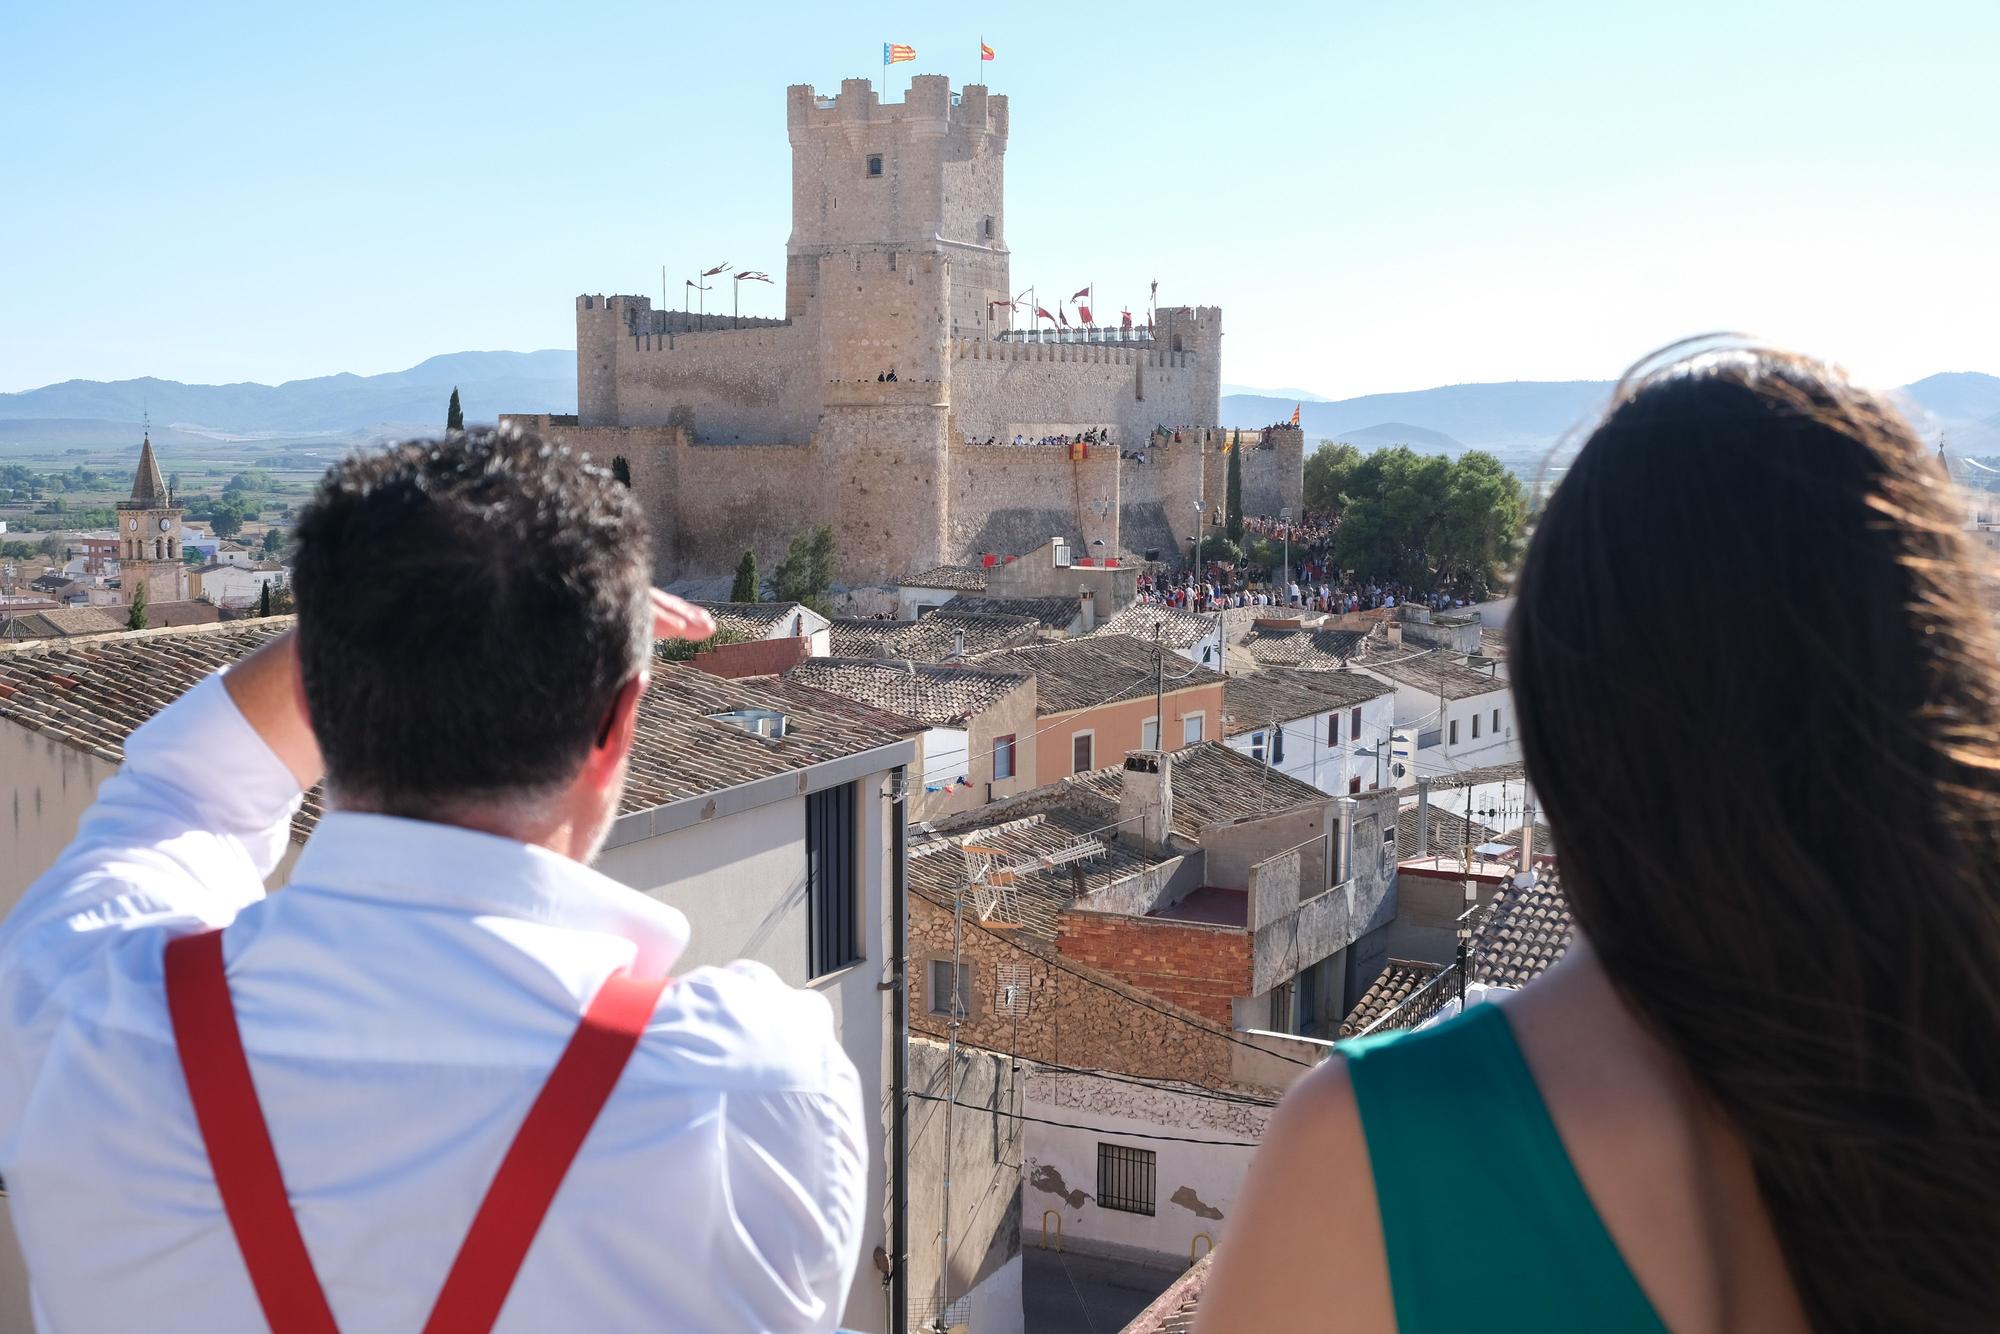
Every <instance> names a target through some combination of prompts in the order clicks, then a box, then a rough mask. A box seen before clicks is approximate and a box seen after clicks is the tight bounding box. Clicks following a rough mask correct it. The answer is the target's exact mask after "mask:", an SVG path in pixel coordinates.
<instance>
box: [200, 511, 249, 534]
mask: <svg viewBox="0 0 2000 1334" xmlns="http://www.w3.org/2000/svg"><path fill="white" fill-rule="evenodd" d="M208 526H209V528H210V529H212V530H213V531H214V533H215V535H216V536H217V537H234V536H236V535H237V534H238V533H240V532H242V531H243V511H242V510H240V509H237V508H235V507H233V506H228V505H218V506H216V507H215V510H214V512H213V513H212V514H210V515H209V518H208Z"/></svg>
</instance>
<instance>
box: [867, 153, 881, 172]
mask: <svg viewBox="0 0 2000 1334" xmlns="http://www.w3.org/2000/svg"><path fill="white" fill-rule="evenodd" d="M868 174H869V175H870V176H880V175H881V174H882V155H881V154H880V153H870V154H869V155H868Z"/></svg>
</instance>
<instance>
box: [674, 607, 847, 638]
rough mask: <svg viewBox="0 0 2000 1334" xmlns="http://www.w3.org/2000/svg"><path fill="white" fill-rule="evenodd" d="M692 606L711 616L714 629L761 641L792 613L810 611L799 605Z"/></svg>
mask: <svg viewBox="0 0 2000 1334" xmlns="http://www.w3.org/2000/svg"><path fill="white" fill-rule="evenodd" d="M694 605H695V606H697V607H700V608H702V609H703V610H704V611H706V612H707V613H708V614H709V615H711V616H713V617H714V618H715V624H716V627H717V628H718V629H723V630H729V631H733V632H734V633H736V634H739V635H743V636H745V637H746V638H749V639H763V638H765V637H766V636H768V635H769V634H770V633H771V631H772V630H773V629H775V628H776V627H777V625H778V623H779V622H781V621H788V620H790V618H791V616H792V614H793V613H794V612H810V610H811V609H810V608H808V607H807V606H806V605H805V604H804V603H801V602H696V603H695V604H694ZM812 614H817V613H812Z"/></svg>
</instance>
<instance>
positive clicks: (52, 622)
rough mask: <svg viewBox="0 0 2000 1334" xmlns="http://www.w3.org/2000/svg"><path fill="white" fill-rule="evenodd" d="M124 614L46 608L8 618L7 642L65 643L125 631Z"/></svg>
mask: <svg viewBox="0 0 2000 1334" xmlns="http://www.w3.org/2000/svg"><path fill="white" fill-rule="evenodd" d="M125 615H126V613H125V611H124V609H123V608H113V607H49V608H45V609H44V610H42V611H31V612H27V613H25V614H23V615H20V616H15V617H11V618H9V619H8V620H7V621H6V622H5V624H6V625H7V626H8V627H9V629H8V631H7V637H8V638H10V639H67V638H70V637H72V636H75V635H103V634H111V633H113V632H115V631H118V630H123V629H124V628H125Z"/></svg>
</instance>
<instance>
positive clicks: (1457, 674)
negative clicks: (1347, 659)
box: [1354, 640, 1507, 699]
mask: <svg viewBox="0 0 2000 1334" xmlns="http://www.w3.org/2000/svg"><path fill="white" fill-rule="evenodd" d="M1354 665H1355V666H1356V667H1360V668H1363V669H1365V670H1367V671H1371V672H1375V673H1378V674H1379V675H1382V676H1386V677H1387V678H1389V679H1390V680H1391V681H1394V682H1396V683H1397V684H1398V685H1406V686H1409V687H1410V688H1411V689H1414V690H1421V691H1423V692H1424V693H1425V694H1427V695H1436V694H1438V693H1439V691H1442V692H1443V693H1444V697H1445V698H1446V699H1472V698H1474V697H1476V696H1479V695H1490V694H1492V693H1493V692H1494V691H1496V690H1505V689H1506V688H1507V681H1506V679H1505V678H1504V677H1497V676H1492V675H1489V674H1488V673H1486V672H1482V671H1475V670H1474V669H1472V668H1470V667H1467V666H1466V665H1465V664H1464V663H1463V662H1461V661H1459V660H1458V659H1457V658H1455V657H1453V656H1452V655H1451V654H1449V653H1446V652H1444V651H1442V650H1439V649H1431V650H1429V651H1425V650H1421V649H1418V648H1414V647H1412V646H1410V645H1407V644H1388V643H1377V642H1375V641H1373V640H1371V641H1369V644H1368V651H1367V653H1366V654H1365V655H1364V656H1362V657H1359V658H1357V659H1355V661H1354Z"/></svg>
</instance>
